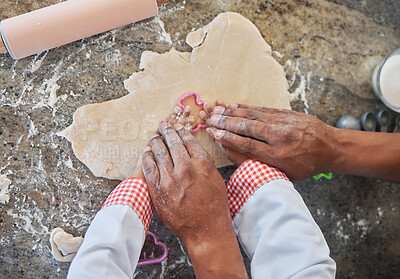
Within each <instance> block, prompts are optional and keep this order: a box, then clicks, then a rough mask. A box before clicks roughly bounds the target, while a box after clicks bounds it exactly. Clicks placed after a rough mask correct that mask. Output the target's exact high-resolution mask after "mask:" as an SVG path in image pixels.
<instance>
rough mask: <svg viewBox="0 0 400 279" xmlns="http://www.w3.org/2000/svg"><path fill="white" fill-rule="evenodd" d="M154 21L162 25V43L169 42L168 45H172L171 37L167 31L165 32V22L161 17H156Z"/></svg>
mask: <svg viewBox="0 0 400 279" xmlns="http://www.w3.org/2000/svg"><path fill="white" fill-rule="evenodd" d="M154 21H155V22H156V23H157V24H158V25H160V28H161V33H160V35H161V38H160V39H161V40H162V41H164V42H167V43H168V44H170V45H172V40H171V35H170V34H168V33H167V31H165V25H164V22H163V21H162V20H161V19H160V17H159V16H156V17H155V18H154Z"/></svg>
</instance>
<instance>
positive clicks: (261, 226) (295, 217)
mask: <svg viewBox="0 0 400 279" xmlns="http://www.w3.org/2000/svg"><path fill="white" fill-rule="evenodd" d="M227 192H228V200H229V204H230V209H231V216H232V218H233V226H234V229H235V232H236V233H237V235H238V238H239V241H240V242H241V244H242V246H243V248H244V250H245V251H246V253H247V255H248V256H249V258H250V259H251V276H252V278H254V279H258V278H263V279H268V278H271V279H283V278H318V279H331V278H335V271H336V264H335V262H334V261H333V260H332V259H331V258H330V256H329V248H328V245H327V243H326V241H325V239H324V236H323V235H322V232H321V230H320V229H319V227H318V225H317V224H316V223H315V221H314V219H313V218H312V216H311V214H310V212H309V211H308V209H307V207H306V205H305V204H304V202H303V199H302V198H301V196H300V195H299V194H298V192H297V191H296V190H295V189H294V187H293V184H292V183H291V182H290V181H289V179H288V178H287V177H286V175H285V174H283V173H282V172H281V171H279V170H278V169H275V168H272V167H270V166H268V165H266V164H263V163H260V162H258V161H256V160H253V159H248V160H246V161H245V162H243V163H242V165H241V166H240V167H239V168H238V169H237V170H236V171H235V173H234V174H233V175H232V177H231V179H230V181H229V183H228V185H227Z"/></svg>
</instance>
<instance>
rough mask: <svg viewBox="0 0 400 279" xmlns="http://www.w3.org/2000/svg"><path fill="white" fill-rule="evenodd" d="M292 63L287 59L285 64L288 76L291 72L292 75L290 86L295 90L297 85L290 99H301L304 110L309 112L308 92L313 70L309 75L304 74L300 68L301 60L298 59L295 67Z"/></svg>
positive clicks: (289, 79)
mask: <svg viewBox="0 0 400 279" xmlns="http://www.w3.org/2000/svg"><path fill="white" fill-rule="evenodd" d="M292 65H293V64H292V61H290V60H287V61H286V62H285V64H284V65H283V68H284V69H285V71H286V74H287V75H288V76H290V74H291V76H290V77H289V78H288V84H289V87H290V88H291V89H292V90H293V86H295V85H297V87H296V88H294V90H293V91H292V92H291V93H290V101H296V100H298V99H300V100H301V101H302V102H303V104H304V112H305V113H308V109H309V108H310V106H309V104H308V101H307V98H306V92H307V91H310V82H311V74H312V72H308V73H307V75H303V74H302V73H301V71H300V68H299V62H297V61H296V65H295V67H294V69H293V66H292ZM296 82H297V83H296Z"/></svg>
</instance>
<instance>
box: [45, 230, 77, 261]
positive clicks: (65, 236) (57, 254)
mask: <svg viewBox="0 0 400 279" xmlns="http://www.w3.org/2000/svg"><path fill="white" fill-rule="evenodd" d="M49 240H50V245H51V254H52V255H53V257H54V258H55V259H56V260H57V261H61V262H71V261H72V260H73V259H74V257H75V255H76V253H77V252H78V250H79V248H80V247H81V245H82V242H83V237H81V236H78V237H74V236H73V235H72V234H69V233H66V232H65V231H64V230H63V229H61V228H55V229H54V230H52V231H51V234H50V239H49Z"/></svg>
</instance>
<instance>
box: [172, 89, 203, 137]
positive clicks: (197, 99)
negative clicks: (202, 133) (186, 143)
mask: <svg viewBox="0 0 400 279" xmlns="http://www.w3.org/2000/svg"><path fill="white" fill-rule="evenodd" d="M191 96H194V97H195V98H194V101H195V103H196V105H198V106H202V107H203V110H204V103H205V102H204V101H202V100H200V95H199V94H198V93H196V92H192V93H187V94H185V95H183V96H182V97H180V98H179V100H178V106H179V107H180V108H181V109H182V110H184V109H185V106H184V105H183V104H182V102H183V100H185V99H187V98H189V97H191ZM206 127H207V125H206V124H197V125H196V127H194V128H193V129H192V131H191V133H192V134H194V133H196V132H197V131H198V130H200V129H201V128H206Z"/></svg>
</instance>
